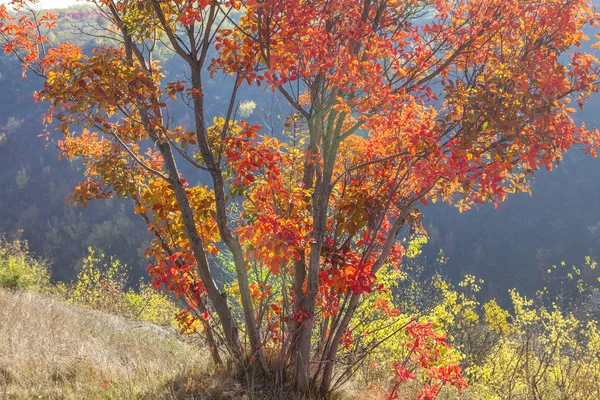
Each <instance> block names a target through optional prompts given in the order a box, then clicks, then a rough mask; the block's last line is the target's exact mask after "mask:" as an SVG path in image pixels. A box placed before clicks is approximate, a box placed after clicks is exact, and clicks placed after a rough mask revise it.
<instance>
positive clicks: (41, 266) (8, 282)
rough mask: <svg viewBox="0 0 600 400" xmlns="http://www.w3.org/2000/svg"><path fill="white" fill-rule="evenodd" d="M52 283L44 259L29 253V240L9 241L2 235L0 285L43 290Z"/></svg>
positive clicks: (17, 288)
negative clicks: (38, 258) (36, 257)
mask: <svg viewBox="0 0 600 400" xmlns="http://www.w3.org/2000/svg"><path fill="white" fill-rule="evenodd" d="M49 283H50V276H49V273H48V267H47V266H46V264H45V262H44V261H40V260H37V259H35V258H34V257H32V256H31V254H30V253H29V249H28V248H27V242H26V241H23V240H19V239H15V240H13V241H10V242H9V241H7V240H6V238H5V237H4V236H0V287H1V288H5V289H10V290H41V289H46V288H47V287H48V286H49Z"/></svg>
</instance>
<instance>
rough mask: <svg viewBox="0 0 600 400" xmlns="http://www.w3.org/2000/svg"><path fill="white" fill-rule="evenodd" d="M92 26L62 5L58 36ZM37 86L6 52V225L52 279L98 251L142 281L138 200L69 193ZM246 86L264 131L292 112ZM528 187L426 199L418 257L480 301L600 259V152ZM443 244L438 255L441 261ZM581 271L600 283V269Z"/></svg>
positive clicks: (0, 84)
mask: <svg viewBox="0 0 600 400" xmlns="http://www.w3.org/2000/svg"><path fill="white" fill-rule="evenodd" d="M95 22H96V16H95V14H94V13H93V12H92V11H90V10H89V9H84V8H76V9H71V10H65V11H62V12H61V14H60V18H59V28H60V29H59V30H58V32H60V33H61V34H60V35H58V37H56V36H55V37H54V38H53V39H54V40H56V41H64V40H67V41H77V42H78V44H80V45H85V44H86V41H87V42H88V44H89V45H90V46H91V45H92V44H95V45H97V44H98V43H97V42H98V40H99V39H97V38H92V37H86V36H85V35H82V33H81V32H79V31H78V30H77V29H75V28H74V26H79V27H80V29H83V30H85V26H86V25H87V26H92V25H93V24H94V23H95ZM162 62H163V66H164V70H163V71H164V72H165V73H166V74H167V75H168V77H169V79H170V80H181V79H185V74H184V73H183V66H181V65H177V64H175V63H174V62H172V61H171V60H168V59H167V60H162ZM39 85H40V82H39V81H37V80H36V79H35V77H34V76H29V77H28V80H27V81H23V80H22V79H21V66H20V65H19V64H18V63H17V62H15V61H13V60H12V59H10V58H9V57H7V56H4V55H2V56H0V184H1V187H2V190H1V191H0V232H4V233H5V234H6V235H9V236H13V235H21V236H22V238H24V239H26V240H28V242H29V246H30V249H31V250H32V251H33V252H35V253H36V254H38V255H40V256H42V257H45V258H46V259H48V260H49V261H50V262H51V264H52V274H53V278H54V279H56V280H67V281H68V280H70V279H72V278H73V277H74V276H75V275H76V273H77V271H78V269H79V268H80V262H81V261H80V260H81V259H82V257H83V256H84V255H85V254H86V249H87V247H93V248H95V249H96V250H97V251H99V252H102V253H105V254H106V255H110V256H114V257H116V258H118V259H120V260H121V261H123V262H124V263H127V264H128V265H129V266H130V267H131V270H132V276H131V282H137V281H138V280H139V278H140V277H142V276H144V275H145V267H146V265H147V263H148V262H147V260H146V258H145V256H144V248H145V245H146V243H147V242H148V240H149V235H148V233H147V232H146V227H145V225H144V223H143V221H142V220H141V219H138V218H136V216H134V215H133V214H132V213H131V212H130V211H128V208H129V207H131V204H130V203H129V202H128V200H127V199H113V200H106V201H96V202H92V203H90V206H89V208H88V209H83V208H81V207H80V206H79V207H74V206H71V205H70V204H69V202H68V201H66V200H65V199H66V198H68V196H69V191H70V190H71V188H72V187H74V185H75V184H76V183H77V182H78V181H80V180H82V176H83V174H82V169H81V168H82V167H81V165H80V164H78V163H77V162H74V163H69V162H65V161H62V162H59V161H58V160H57V154H58V152H57V151H56V149H55V148H54V147H53V145H52V143H47V142H45V141H44V139H43V138H41V137H39V135H40V134H41V133H42V132H43V129H44V127H43V125H42V122H41V121H42V116H43V113H44V110H45V105H44V104H35V103H34V102H33V101H32V94H33V91H34V90H35V89H36V88H38V87H39ZM230 86H231V82H227V81H218V82H213V83H211V86H210V87H208V88H207V92H210V93H212V96H210V98H214V97H213V96H216V98H217V99H219V97H218V96H219V90H222V91H223V93H227V92H228V90H229V87H230ZM244 90H245V91H244V92H243V93H242V94H241V96H240V98H241V100H242V103H243V102H245V107H242V108H241V109H240V112H241V113H245V114H246V115H247V116H248V117H247V119H249V120H250V122H252V123H257V124H261V125H263V126H264V128H265V129H273V128H274V127H275V126H276V125H278V124H280V123H282V121H283V119H284V118H285V116H286V115H287V113H288V112H289V110H287V109H284V108H282V107H281V106H280V102H279V101H278V99H277V97H276V96H274V95H273V94H272V93H271V92H270V91H267V92H264V91H262V89H260V88H253V89H244ZM223 100H224V101H225V99H223ZM253 104H255V105H256V107H255V108H254V106H253ZM221 108H222V107H220V104H219V102H218V100H217V102H215V103H213V104H211V106H210V112H211V113H212V116H211V118H212V117H214V116H219V115H221V114H223V113H224V112H225V111H226V110H223V109H221ZM599 111H600V97H599V96H598V95H596V96H595V97H594V98H592V99H591V100H590V101H589V102H588V104H587V106H586V109H585V110H584V111H583V112H582V111H579V112H578V114H576V118H578V119H579V120H580V121H583V122H585V123H586V125H588V126H592V127H593V126H597V127H598V126H600V120H599V119H598V112H599ZM189 112H190V111H189V109H187V108H186V106H185V105H184V104H182V105H181V111H180V113H179V114H178V115H174V116H172V117H173V118H175V119H176V121H177V122H178V123H179V124H182V125H185V124H186V121H187V123H189V122H190V116H189V115H188V113H189ZM274 130H275V131H276V129H274ZM198 180H199V181H203V177H202V176H198ZM531 189H532V194H533V196H532V197H529V196H528V195H523V194H521V195H515V196H512V197H510V198H509V199H508V200H507V201H506V202H504V203H502V204H501V207H500V209H499V210H495V209H494V207H493V206H491V205H484V206H481V207H480V209H478V210H470V211H467V212H465V213H463V215H460V214H459V212H458V210H457V209H456V208H454V207H450V206H447V205H443V204H430V205H428V206H426V207H423V208H422V210H421V211H422V212H423V214H424V216H425V217H424V225H425V227H426V228H427V231H428V232H429V242H428V243H427V244H426V245H425V247H424V248H423V253H422V255H421V256H420V258H418V259H417V261H416V262H418V263H420V264H422V265H427V266H431V267H432V268H435V269H436V270H439V272H441V273H442V274H443V275H445V276H447V277H449V278H451V279H453V280H460V278H461V277H462V276H464V274H467V273H468V274H473V275H475V276H477V277H478V278H483V279H484V280H485V281H486V284H485V285H484V286H483V288H484V289H483V293H484V296H485V297H487V298H492V297H499V298H504V296H505V295H506V293H507V290H508V289H509V288H512V287H516V288H517V289H518V290H519V291H521V292H522V293H528V294H533V293H534V292H535V290H536V289H539V288H540V287H542V286H544V284H545V283H544V281H545V280H546V279H547V272H546V271H547V270H548V268H550V267H551V266H552V265H553V264H558V263H560V262H561V261H565V262H567V263H568V264H575V265H580V264H582V263H583V262H584V258H585V256H591V257H592V259H595V260H598V259H599V258H600V159H594V158H592V157H591V156H589V155H584V154H582V153H581V152H577V151H576V150H574V151H571V152H570V153H568V154H566V155H565V159H564V162H562V163H561V165H560V166H559V167H558V168H557V169H556V170H555V171H552V172H547V171H540V172H539V173H536V177H535V181H533V182H532V185H531ZM440 251H442V252H443V254H444V262H443V263H440V262H439V261H438V258H439V254H440ZM597 273H598V271H596V274H597ZM585 278H586V280H588V281H589V282H595V283H596V284H598V282H597V280H596V278H597V276H587V277H585Z"/></svg>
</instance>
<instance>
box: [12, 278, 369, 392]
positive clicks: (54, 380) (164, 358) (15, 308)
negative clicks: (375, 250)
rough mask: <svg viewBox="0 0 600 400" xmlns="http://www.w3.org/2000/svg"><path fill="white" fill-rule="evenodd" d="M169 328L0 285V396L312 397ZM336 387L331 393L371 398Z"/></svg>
mask: <svg viewBox="0 0 600 400" xmlns="http://www.w3.org/2000/svg"><path fill="white" fill-rule="evenodd" d="M209 358H210V357H209V355H208V351H205V350H204V349H201V348H199V347H198V346H193V345H191V344H188V343H185V342H183V341H181V340H180V338H179V337H178V336H177V335H176V334H175V333H174V332H173V331H170V330H168V329H165V328H160V327H158V326H155V325H151V324H148V323H144V322H139V321H131V320H126V319H123V318H121V317H118V316H114V315H110V314H105V313H102V312H99V311H95V310H90V309H86V308H80V307H77V306H72V305H68V304H66V303H64V302H63V301H60V300H56V299H54V298H52V297H49V296H47V295H41V294H39V293H32V292H22V293H13V292H7V291H4V290H2V289H0V400H9V399H10V400H13V399H15V400H16V399H19V400H20V399H48V400H50V399H52V400H54V399H65V400H66V399H77V400H79V399H86V400H87V399H119V400H121V399H124V400H127V399H140V400H154V399H164V400H175V399H186V400H204V399H227V400H255V399H260V400H284V399H285V400H314V399H317V398H316V397H305V396H303V395H300V394H299V393H297V392H294V391H293V390H291V388H290V390H288V389H282V388H276V387H271V384H272V382H266V381H262V383H257V382H253V383H250V382H246V383H245V384H243V385H242V384H240V383H239V382H240V381H244V379H241V380H240V381H237V380H235V379H234V378H233V375H234V374H233V373H232V371H230V370H227V369H225V370H223V371H220V372H215V371H211V370H210V367H209ZM356 393H357V392H354V393H353V394H350V393H342V392H339V393H336V394H335V395H332V396H330V399H332V400H342V399H344V400H346V399H353V398H369V397H370V396H368V395H367V394H364V395H361V396H357V395H356Z"/></svg>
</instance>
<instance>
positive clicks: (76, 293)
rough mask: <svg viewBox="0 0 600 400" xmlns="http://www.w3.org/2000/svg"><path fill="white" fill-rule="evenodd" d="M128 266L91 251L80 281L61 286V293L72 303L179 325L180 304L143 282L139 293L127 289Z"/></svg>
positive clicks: (79, 277)
mask: <svg viewBox="0 0 600 400" xmlns="http://www.w3.org/2000/svg"><path fill="white" fill-rule="evenodd" d="M128 273H129V268H128V267H127V265H126V264H123V263H121V262H120V261H119V260H117V259H114V258H112V257H110V258H107V257H105V256H104V255H103V254H99V255H98V254H96V252H95V251H94V250H93V249H92V248H89V249H88V255H87V256H86V257H85V258H84V259H83V265H82V268H81V271H80V272H79V274H78V275H77V280H75V281H74V282H72V283H71V284H68V285H60V287H58V291H59V292H61V293H62V294H63V296H64V297H65V298H66V299H67V301H68V302H70V303H75V304H79V305H83V306H86V307H89V308H94V309H96V310H100V311H103V312H106V313H111V314H116V315H121V316H123V317H126V318H131V319H136V320H140V321H146V322H150V323H153V324H156V325H161V326H173V327H174V326H176V323H175V315H176V314H177V313H178V312H179V308H178V307H177V305H176V304H175V303H174V302H173V301H172V300H171V299H170V298H169V297H168V296H167V295H166V294H165V293H164V292H159V291H156V290H154V289H152V287H150V285H148V284H145V283H143V282H142V283H140V287H139V290H137V291H136V290H134V289H131V288H129V289H127V288H126V286H127V277H128Z"/></svg>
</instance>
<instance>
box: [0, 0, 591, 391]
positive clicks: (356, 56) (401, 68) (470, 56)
mask: <svg viewBox="0 0 600 400" xmlns="http://www.w3.org/2000/svg"><path fill="white" fill-rule="evenodd" d="M89 2H90V3H92V4H93V5H94V6H95V7H97V10H98V12H99V14H100V15H101V16H102V17H103V18H104V19H105V20H106V21H107V23H108V29H111V30H112V32H113V34H114V39H115V40H114V44H113V45H107V46H103V47H100V48H97V49H95V50H94V51H92V52H91V53H89V54H88V53H84V51H83V50H82V49H80V48H78V47H76V46H74V45H72V44H69V43H49V41H48V40H47V36H46V31H47V30H49V29H52V27H53V25H54V23H55V20H54V17H53V16H52V15H50V14H41V13H38V12H37V11H35V9H33V8H27V7H28V3H27V2H25V1H23V0H13V1H12V2H11V4H12V6H13V7H14V8H15V10H16V12H17V13H14V12H9V10H8V9H7V7H6V6H0V35H1V37H2V38H3V39H4V50H5V51H6V52H9V53H12V54H14V55H15V56H16V57H18V58H19V59H20V60H21V61H22V62H23V69H24V74H25V73H27V72H28V71H30V72H32V73H35V74H37V75H39V76H41V77H43V78H44V86H43V88H41V90H40V91H39V92H38V93H37V95H36V96H37V100H39V101H45V102H48V103H49V105H50V106H49V110H48V113H47V115H46V118H45V120H46V122H47V124H48V126H49V127H53V128H54V130H55V131H56V132H57V133H48V134H47V138H48V140H53V141H55V142H56V144H57V146H58V148H59V149H60V154H61V156H63V157H66V158H70V159H72V158H74V157H78V158H81V159H83V160H84V162H85V165H86V167H87V169H86V175H87V179H86V181H84V182H82V183H80V184H79V185H78V186H77V187H76V188H75V190H74V192H73V199H74V200H75V201H76V202H79V203H82V204H83V205H84V206H85V204H86V203H87V202H88V201H90V200H93V199H99V198H106V197H111V196H115V195H117V196H123V197H128V198H130V199H132V201H133V202H134V204H135V213H136V214H139V215H140V216H141V217H142V218H144V220H145V221H146V223H147V225H148V229H149V231H150V232H151V233H153V234H154V236H155V240H154V242H153V244H152V246H151V247H150V248H149V249H148V256H149V259H150V263H151V264H150V266H149V268H148V270H149V274H150V276H151V278H152V280H153V284H154V286H155V287H156V288H163V289H166V290H169V291H173V292H174V293H175V294H176V295H177V296H180V297H182V298H184V299H185V300H186V301H187V304H188V305H189V309H188V310H186V311H185V312H184V313H182V314H181V316H180V320H181V323H182V324H183V326H184V327H187V328H189V329H200V330H201V331H202V332H203V333H204V335H205V336H206V339H207V342H208V343H209V346H210V348H211V353H212V355H213V359H214V361H215V362H216V363H221V362H222V357H223V355H224V352H225V354H226V355H227V357H229V358H230V359H231V360H233V362H234V364H235V365H237V366H238V367H240V368H242V367H245V366H248V365H252V366H254V367H255V370H261V371H262V372H263V373H264V374H267V375H275V376H276V378H277V380H278V382H287V381H294V382H295V383H296V385H297V386H298V387H299V388H301V389H308V388H313V389H318V390H320V392H321V393H323V394H324V393H327V392H328V391H329V390H330V389H331V384H332V381H333V379H334V377H335V376H336V374H337V376H340V375H342V376H343V374H344V370H343V368H336V365H337V364H338V362H337V361H338V360H339V359H340V352H344V354H345V355H344V357H353V354H354V356H356V355H357V354H359V353H360V352H365V351H368V349H369V348H370V347H368V346H367V347H365V346H362V345H361V346H358V345H357V346H354V344H355V340H354V339H353V337H356V336H357V335H362V336H365V337H368V335H369V332H368V331H367V330H366V329H364V321H358V323H355V322H356V312H357V310H358V309H359V308H360V307H361V305H363V304H365V301H367V300H368V301H370V302H372V309H373V310H374V313H375V314H374V317H373V318H375V319H380V320H381V319H384V320H389V321H390V323H392V324H393V323H394V318H395V317H396V316H397V315H398V313H399V311H398V310H396V309H395V308H394V306H393V304H392V303H390V302H389V301H387V300H385V294H386V293H387V292H389V290H390V288H389V285H387V284H386V283H385V282H381V281H380V280H379V279H380V275H379V274H380V273H381V272H382V271H384V270H385V269H386V268H389V267H390V266H395V267H398V266H399V265H400V263H401V260H402V257H403V255H404V254H405V251H406V243H408V242H407V241H406V240H404V239H407V238H410V237H412V236H413V235H415V234H419V233H421V234H423V233H424V231H423V229H422V227H421V224H420V220H421V216H422V214H421V212H420V210H422V208H423V206H424V205H427V204H428V203H429V202H435V201H438V200H441V201H445V202H448V203H453V204H455V205H456V206H457V207H458V208H459V209H460V210H461V211H462V210H467V209H469V208H470V207H472V206H473V205H476V204H477V203H484V202H493V203H495V204H496V205H497V204H499V203H500V202H501V201H502V200H503V199H505V198H506V196H507V195H508V194H510V193H515V192H519V191H527V190H528V186H527V182H528V177H530V176H533V174H534V172H535V171H536V170H538V169H539V168H540V167H545V168H547V169H552V167H553V166H554V165H557V164H558V163H559V161H560V160H561V158H562V155H563V153H564V152H565V151H566V150H568V149H570V148H572V147H579V148H583V149H584V150H585V151H586V152H592V153H593V154H594V155H595V154H596V149H595V147H596V145H597V141H598V138H599V134H598V131H597V130H595V129H594V130H590V129H588V128H587V127H585V126H584V125H578V124H576V123H575V122H574V120H573V118H572V117H571V115H570V114H572V113H573V112H574V111H575V108H574V107H575V106H577V107H580V108H581V107H583V104H584V101H585V100H586V98H587V97H588V96H589V95H590V94H591V93H592V92H595V91H596V90H597V87H596V84H597V81H598V60H597V58H595V57H594V56H593V55H591V54H588V53H584V52H580V51H578V50H577V49H578V48H579V46H580V44H581V42H582V41H584V40H589V39H588V38H587V37H586V36H585V35H584V33H583V29H584V27H585V26H587V25H591V26H594V27H595V26H597V24H598V22H597V21H598V15H597V14H596V11H595V9H592V8H591V7H590V5H589V4H588V1H587V0H533V1H531V0H527V1H525V0H469V1H467V0H435V1H421V0H410V1H407V0H403V1H398V0H314V1H306V0H286V1H283V0H246V1H238V0H225V1H211V0H171V1H166V0H148V1H137V0H89ZM24 7H25V8H24ZM27 10H28V11H29V12H28V13H24V11H27ZM160 46H164V47H166V48H167V49H168V50H169V51H171V52H172V53H173V54H174V56H176V57H178V58H179V59H180V60H181V61H182V62H183V63H184V64H185V65H186V68H187V72H186V80H184V81H176V82H167V81H165V74H164V72H163V71H162V70H161V66H160V65H159V63H158V62H157V61H155V59H154V57H153V54H154V52H155V51H156V49H157V47H160ZM221 74H225V75H226V76H230V81H231V91H230V93H229V101H228V105H227V106H226V107H225V108H224V109H223V110H221V112H220V113H219V114H218V115H208V114H207V112H206V109H207V104H210V102H211V101H212V100H213V99H211V98H210V97H207V96H205V84H206V82H207V81H208V80H210V79H212V78H213V77H214V76H219V75H221ZM246 85H257V86H262V87H264V88H265V90H267V91H273V92H277V93H278V95H279V96H280V97H281V98H282V99H284V100H285V101H287V102H288V103H289V105H290V106H291V107H292V109H293V113H292V114H290V115H289V117H288V118H287V122H286V124H285V127H284V129H283V130H282V131H281V132H267V131H265V130H263V128H262V127H261V126H253V125H251V124H249V123H248V122H246V121H244V120H242V119H241V118H238V116H237V105H238V94H239V90H240V88H242V87H243V86H246ZM171 98H172V99H173V100H175V99H180V101H183V102H185V103H186V104H187V105H188V106H189V107H191V109H192V110H193V127H192V129H186V128H185V127H183V126H178V125H177V124H175V123H174V122H173V121H174V119H173V118H172V116H173V115H176V114H177V109H176V107H175V106H176V104H177V103H174V102H173V101H172V100H171ZM572 104H574V105H575V106H573V105H572ZM177 107H180V106H177ZM57 134H58V135H59V137H56V135H57ZM183 164H186V167H185V170H186V171H187V170H190V169H193V170H195V171H197V172H198V174H199V173H200V172H202V173H207V174H208V175H209V176H210V183H209V184H208V185H206V186H203V185H197V186H190V185H188V183H187V182H191V181H192V180H197V179H198V175H196V176H194V175H193V174H190V176H183V174H182V170H181V169H180V165H183ZM225 253H227V254H230V255H231V259H232V264H233V266H234V270H235V281H234V282H233V284H232V285H231V287H230V290H228V291H227V292H228V293H229V296H228V295H226V292H225V291H224V289H223V288H222V286H221V285H219V284H218V283H217V282H215V279H214V276H213V272H214V269H215V268H216V266H215V265H213V266H212V267H211V263H212V261H211V260H213V258H212V256H211V254H225ZM374 300H375V301H374ZM369 304H371V303H369ZM405 328H406V329H407V330H408V332H409V333H410V334H411V335H413V337H414V340H413V341H411V342H410V344H407V346H409V347H410V348H411V349H412V350H411V351H410V352H409V355H410V356H411V357H420V358H418V363H419V364H420V365H421V366H423V367H424V368H430V367H431V368H437V369H435V371H434V370H432V369H429V372H428V375H427V376H428V377H429V379H430V380H429V382H428V383H427V384H426V386H425V388H424V389H423V393H422V395H421V396H422V397H421V398H434V397H435V394H437V390H439V387H440V385H443V384H447V383H448V384H453V385H456V386H459V387H460V385H461V384H462V380H461V378H460V374H459V373H458V374H457V373H456V369H455V368H454V367H452V368H451V367H447V368H446V367H443V368H442V367H439V366H435V363H436V362H437V361H436V359H435V355H437V354H439V351H438V350H437V348H436V346H438V345H445V340H444V338H443V336H440V335H439V334H437V333H435V332H432V331H431V326H430V325H428V324H427V323H421V322H417V321H413V322H410V323H408V324H407V325H406V327H405ZM361 329H363V330H361ZM361 343H364V341H361ZM411 346H412V347H411ZM353 352H354V353H353ZM394 365H395V367H396V372H397V374H396V376H397V377H398V379H400V380H402V381H406V380H410V379H414V375H413V374H412V372H411V371H413V372H414V370H408V369H407V367H406V365H407V364H406V363H404V364H402V363H400V364H398V363H396V364H394ZM431 371H434V372H431ZM291 374H293V375H291ZM291 376H293V378H291ZM396 389H397V388H396ZM396 389H394V392H393V393H391V394H390V398H394V397H393V396H397V395H396V394H395V390H396ZM427 396H429V397H427ZM432 396H433V397H432Z"/></svg>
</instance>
